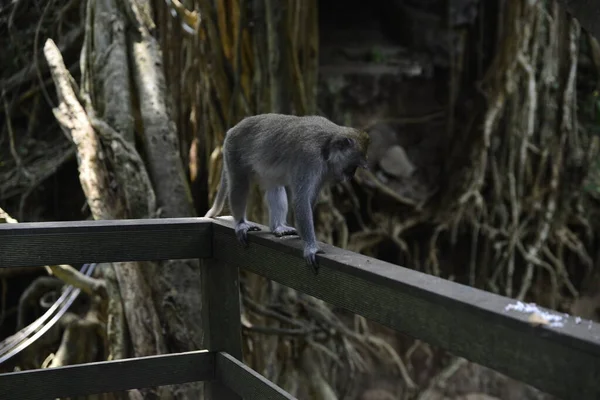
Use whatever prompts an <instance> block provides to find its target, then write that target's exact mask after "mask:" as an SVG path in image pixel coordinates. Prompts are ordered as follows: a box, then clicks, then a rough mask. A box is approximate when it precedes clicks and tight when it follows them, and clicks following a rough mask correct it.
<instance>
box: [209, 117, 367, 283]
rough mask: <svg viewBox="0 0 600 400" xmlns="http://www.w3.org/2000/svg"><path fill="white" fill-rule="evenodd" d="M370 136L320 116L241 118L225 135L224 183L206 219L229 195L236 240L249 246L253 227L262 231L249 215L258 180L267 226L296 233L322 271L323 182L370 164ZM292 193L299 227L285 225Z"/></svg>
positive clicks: (340, 179)
mask: <svg viewBox="0 0 600 400" xmlns="http://www.w3.org/2000/svg"><path fill="white" fill-rule="evenodd" d="M369 144H370V137H369V135H368V134H367V133H366V132H365V131H362V130H360V129H355V128H351V127H346V126H341V125H337V124H335V123H333V122H331V121H330V120H328V119H327V118H325V117H321V116H295V115H286V114H259V115H254V116H249V117H246V118H244V119H242V120H241V121H240V122H238V124H237V125H235V126H233V127H232V128H231V129H229V130H228V131H227V133H226V134H225V139H224V141H223V151H222V153H223V168H222V172H221V181H220V184H219V189H218V191H217V195H216V197H215V200H214V202H213V205H212V207H211V208H210V210H208V212H207V213H206V215H205V217H208V218H211V217H214V216H216V215H217V214H219V213H220V212H221V211H222V209H223V206H224V203H225V199H226V197H227V196H228V199H229V208H230V211H231V213H232V214H233V218H234V223H235V233H236V237H237V239H238V241H239V242H240V243H241V244H243V245H245V246H247V245H248V241H247V240H248V239H247V235H248V232H250V231H260V230H261V229H260V228H259V227H258V226H257V225H256V224H254V223H252V222H249V221H248V220H247V219H246V202H247V197H248V193H249V189H250V183H251V182H252V181H253V180H256V181H257V183H258V184H259V187H260V189H261V190H263V191H264V192H265V198H266V202H267V206H268V209H269V228H270V230H271V233H272V234H274V235H275V236H277V237H282V236H287V235H298V234H299V236H300V238H301V239H302V241H303V242H304V250H303V251H304V254H303V255H304V260H305V262H306V264H307V265H309V266H311V267H312V268H313V270H314V272H315V274H316V273H317V272H318V264H317V260H316V254H317V253H322V252H323V251H322V250H321V249H320V248H319V246H318V245H317V240H316V238H315V230H314V221H313V209H314V206H315V202H316V200H317V197H318V194H319V192H320V190H321V188H322V185H324V184H328V183H337V182H345V181H348V180H350V179H352V177H353V176H354V175H355V173H356V170H357V168H364V169H367V168H368V164H367V150H368V147H369ZM286 187H287V188H289V190H290V191H291V197H292V202H293V211H294V215H295V217H296V225H297V229H296V228H294V227H292V226H289V225H288V224H287V212H288V198H287V195H286Z"/></svg>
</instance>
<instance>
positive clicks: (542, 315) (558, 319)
mask: <svg viewBox="0 0 600 400" xmlns="http://www.w3.org/2000/svg"><path fill="white" fill-rule="evenodd" d="M510 310H514V311H518V312H522V313H525V314H532V315H531V317H535V318H533V319H531V318H530V321H531V322H532V323H534V324H535V325H549V326H551V327H553V328H562V327H563V326H565V324H564V321H563V319H564V317H563V316H561V315H558V314H552V313H549V312H548V311H544V310H542V309H540V308H539V307H538V306H537V305H536V304H535V303H523V302H522V301H517V302H516V303H515V304H507V305H506V307H504V311H510Z"/></svg>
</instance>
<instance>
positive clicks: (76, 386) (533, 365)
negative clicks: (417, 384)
mask: <svg viewBox="0 0 600 400" xmlns="http://www.w3.org/2000/svg"><path fill="white" fill-rule="evenodd" d="M249 242H250V246H249V247H247V248H244V247H242V246H241V245H239V243H238V242H237V240H236V238H235V233H234V230H233V226H232V223H231V220H230V219H228V218H220V219H218V220H209V219H204V218H181V219H153V220H117V221H85V222H83V221H82V222H56V223H22V224H1V225H0V268H9V267H23V266H34V265H48V264H65V263H74V264H78V263H89V262H112V261H142V260H167V259H189V258H199V259H201V260H202V273H203V287H202V288H198V289H199V290H201V291H202V295H203V296H204V301H205V302H204V310H203V312H205V313H206V314H205V318H204V321H205V323H206V326H205V327H204V329H205V332H206V339H207V340H206V347H207V349H206V350H202V351H194V352H188V353H180V354H169V355H160V356H153V357H142V358H135V359H126V360H116V361H107V362H97V363H89V364H80V365H73V366H67V367H58V368H49V369H38V370H31V371H22V372H13V373H6V374H2V375H0V399H47V398H56V397H67V396H81V395H87V394H96V393H104V392H114V391H119V390H126V389H133V388H144V387H156V386H160V385H169V384H178V383H185V382H192V381H207V382H208V385H209V390H210V391H211V392H212V393H213V398H215V399H219V400H220V399H225V400H229V399H239V398H245V399H261V400H262V399H292V398H293V397H292V396H291V395H289V394H287V393H285V392H284V391H283V390H282V389H280V388H278V387H277V386H276V385H274V384H273V383H271V382H269V381H268V380H267V379H265V378H264V377H262V376H261V375H260V374H257V373H256V372H254V371H253V370H252V369H250V368H249V367H247V366H246V365H244V364H243V363H242V362H241V361H240V360H241V359H242V357H241V356H242V345H241V326H240V308H239V304H240V303H239V299H240V297H239V285H238V283H239V281H238V268H245V269H247V270H248V271H251V272H254V273H257V274H259V275H262V276H264V277H266V278H268V279H271V280H274V281H276V282H279V283H281V284H283V285H286V286H289V287H291V288H294V289H297V290H299V291H302V292H304V293H307V294H309V295H312V296H315V297H317V298H320V299H322V300H324V301H326V302H328V303H331V304H332V305H335V306H338V307H342V308H345V309H347V310H349V311H351V312H354V313H357V314H360V315H363V316H365V317H366V318H368V319H370V320H373V321H376V322H379V323H381V324H384V325H386V326H388V327H391V328H393V329H395V330H397V331H400V332H403V333H406V334H408V335H410V336H413V337H415V338H419V339H421V340H423V341H425V342H428V343H430V344H432V345H435V346H440V347H441V348H444V349H446V350H448V351H449V352H451V353H453V354H454V355H456V356H461V357H464V358H466V359H468V360H471V361H473V362H476V363H479V364H481V365H485V366H487V367H490V368H493V369H495V370H497V371H499V372H502V373H504V374H506V375H508V376H510V377H513V378H515V379H518V380H521V381H523V382H526V383H529V384H531V385H533V386H535V387H537V388H539V389H541V390H543V391H545V392H547V393H550V394H554V395H556V396H558V397H560V398H564V399H578V400H579V399H600V326H599V325H598V324H595V323H593V322H591V321H581V320H580V319H579V318H575V317H571V316H566V315H564V314H557V313H554V314H555V315H560V321H555V323H554V324H541V325H540V324H537V323H535V324H532V323H531V322H530V321H529V319H528V318H529V315H528V314H527V313H524V312H520V311H518V310H516V311H515V310H512V309H511V306H510V305H511V304H513V305H514V304H516V302H515V301H514V300H512V299H509V298H506V297H502V296H498V295H495V294H491V293H487V292H484V291H482V290H478V289H474V288H471V287H468V286H464V285H461V284H458V283H454V282H450V281H447V280H444V279H441V278H437V277H433V276H430V275H426V274H423V273H419V272H416V271H413V270H410V269H406V268H402V267H399V266H397V265H393V264H389V263H386V262H383V261H379V260H376V259H373V258H369V257H366V256H362V255H359V254H356V253H352V252H350V251H345V250H341V249H339V248H336V247H333V246H328V245H322V248H323V250H324V251H325V253H324V254H322V255H319V256H318V257H319V263H320V266H321V268H320V271H319V274H318V275H316V276H315V275H314V273H313V271H312V269H310V268H308V267H307V266H306V265H305V264H304V260H303V258H302V248H301V242H300V240H298V239H297V238H285V239H279V238H275V237H274V236H273V235H271V234H269V233H268V231H267V230H266V228H265V230H264V231H263V232H257V233H251V234H250V239H249ZM543 311H546V312H549V313H551V312H550V311H547V310H543Z"/></svg>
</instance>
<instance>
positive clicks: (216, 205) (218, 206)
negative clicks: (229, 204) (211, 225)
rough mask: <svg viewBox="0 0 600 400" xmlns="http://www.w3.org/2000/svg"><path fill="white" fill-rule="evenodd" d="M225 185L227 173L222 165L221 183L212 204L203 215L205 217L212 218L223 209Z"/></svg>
mask: <svg viewBox="0 0 600 400" xmlns="http://www.w3.org/2000/svg"><path fill="white" fill-rule="evenodd" d="M227 186H228V185H227V173H226V171H225V165H223V170H222V171H221V183H220V185H219V190H218V192H217V196H216V197H215V201H214V202H213V206H212V207H211V208H210V210H208V211H207V212H206V215H204V217H205V218H212V217H214V216H215V215H217V214H219V213H220V212H221V210H223V206H224V205H225V199H226V198H227V190H228V188H227Z"/></svg>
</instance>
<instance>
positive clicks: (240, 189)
mask: <svg viewBox="0 0 600 400" xmlns="http://www.w3.org/2000/svg"><path fill="white" fill-rule="evenodd" d="M229 185H230V186H229V208H230V209H231V213H232V214H233V220H234V221H235V223H236V225H235V235H236V236H237V238H238V240H239V241H240V243H242V244H243V245H244V246H247V245H248V232H249V231H260V228H259V227H258V225H256V224H253V223H252V222H248V220H247V219H246V201H247V199H248V192H249V191H250V179H249V177H248V176H247V175H243V174H239V173H236V172H234V171H231V170H230V171H229Z"/></svg>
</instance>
